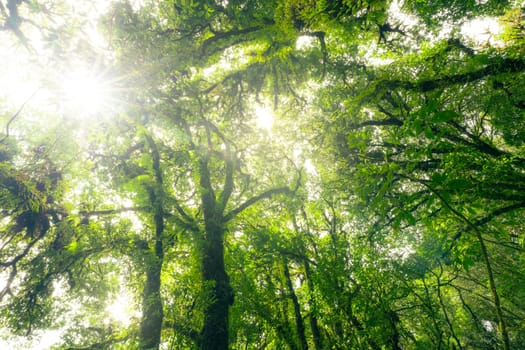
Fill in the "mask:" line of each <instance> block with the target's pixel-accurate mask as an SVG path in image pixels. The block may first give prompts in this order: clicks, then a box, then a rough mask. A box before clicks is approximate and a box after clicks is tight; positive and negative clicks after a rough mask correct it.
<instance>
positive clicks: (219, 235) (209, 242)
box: [199, 157, 233, 350]
mask: <svg viewBox="0 0 525 350" xmlns="http://www.w3.org/2000/svg"><path fill="white" fill-rule="evenodd" d="M200 185H201V202H202V203H201V204H202V209H203V214H204V230H205V232H204V237H203V238H204V239H203V242H202V248H201V252H202V261H201V263H202V265H201V273H202V282H203V286H204V288H206V289H207V290H208V293H209V295H208V303H207V305H206V309H205V310H204V325H203V327H202V330H201V333H200V346H199V348H200V349H201V350H227V349H228V318H229V311H230V310H229V308H230V305H232V304H233V291H232V288H231V286H230V278H229V277H228V274H227V273H226V268H225V266H224V233H225V227H224V225H225V222H224V218H223V216H222V209H221V208H220V207H219V205H218V204H217V200H216V198H215V194H214V192H213V188H212V186H211V181H210V173H209V169H208V159H207V158H205V157H204V158H203V159H201V161H200Z"/></svg>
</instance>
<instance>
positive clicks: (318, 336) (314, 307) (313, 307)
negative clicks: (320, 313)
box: [304, 259, 323, 350]
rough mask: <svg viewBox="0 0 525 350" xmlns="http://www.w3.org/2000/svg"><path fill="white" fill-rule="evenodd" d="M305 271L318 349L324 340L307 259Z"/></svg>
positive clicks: (311, 327)
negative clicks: (318, 320)
mask: <svg viewBox="0 0 525 350" xmlns="http://www.w3.org/2000/svg"><path fill="white" fill-rule="evenodd" d="M304 271H305V275H306V281H307V283H308V290H309V291H310V300H309V302H308V303H309V304H310V310H311V311H310V329H311V331H312V337H313V338H314V346H315V349H316V350H321V349H322V348H323V342H322V338H321V331H320V329H319V324H318V322H317V315H316V313H317V305H316V303H315V299H314V297H313V293H314V283H313V281H312V278H311V277H312V276H311V272H310V263H309V262H308V260H306V259H305V261H304Z"/></svg>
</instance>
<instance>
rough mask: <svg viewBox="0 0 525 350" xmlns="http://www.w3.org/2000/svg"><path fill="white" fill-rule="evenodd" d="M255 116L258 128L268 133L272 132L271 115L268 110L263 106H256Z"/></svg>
mask: <svg viewBox="0 0 525 350" xmlns="http://www.w3.org/2000/svg"><path fill="white" fill-rule="evenodd" d="M255 116H256V117H257V120H256V123H257V126H258V127H259V128H261V129H265V130H266V131H268V132H270V131H271V130H272V125H273V115H272V111H271V110H270V108H268V107H265V106H256V107H255Z"/></svg>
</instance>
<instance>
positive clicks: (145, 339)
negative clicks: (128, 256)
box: [140, 257, 163, 349]
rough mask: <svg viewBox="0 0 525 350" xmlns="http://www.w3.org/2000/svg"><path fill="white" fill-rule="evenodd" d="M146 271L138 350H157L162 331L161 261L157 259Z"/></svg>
mask: <svg viewBox="0 0 525 350" xmlns="http://www.w3.org/2000/svg"><path fill="white" fill-rule="evenodd" d="M154 259H155V261H154V262H152V263H150V264H149V266H148V267H147V271H146V285H145V287H144V292H143V295H142V313H143V315H142V321H141V323H140V349H158V348H159V344H160V332H161V329H162V318H163V312H162V300H161V297H160V272H161V269H162V260H161V259H158V257H155V258H154Z"/></svg>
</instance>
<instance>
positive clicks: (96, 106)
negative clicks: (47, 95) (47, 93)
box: [61, 70, 108, 115]
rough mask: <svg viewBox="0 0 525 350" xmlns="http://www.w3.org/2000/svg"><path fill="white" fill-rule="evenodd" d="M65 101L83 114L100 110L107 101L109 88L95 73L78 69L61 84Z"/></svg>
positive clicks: (69, 107) (72, 108) (68, 106)
mask: <svg viewBox="0 0 525 350" xmlns="http://www.w3.org/2000/svg"><path fill="white" fill-rule="evenodd" d="M61 90H62V91H63V93H64V102H65V104H66V106H67V108H68V109H70V110H73V111H75V112H79V113H81V114H84V115H86V114H88V115H89V114H95V113H97V112H100V111H101V109H102V107H103V106H104V104H105V102H107V94H108V91H107V88H106V86H105V84H104V82H103V81H102V79H100V77H97V76H95V75H94V74H93V73H91V72H88V71H86V70H76V71H74V72H72V73H71V74H69V75H68V76H67V77H66V78H65V79H64V81H63V82H62V84H61Z"/></svg>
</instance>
